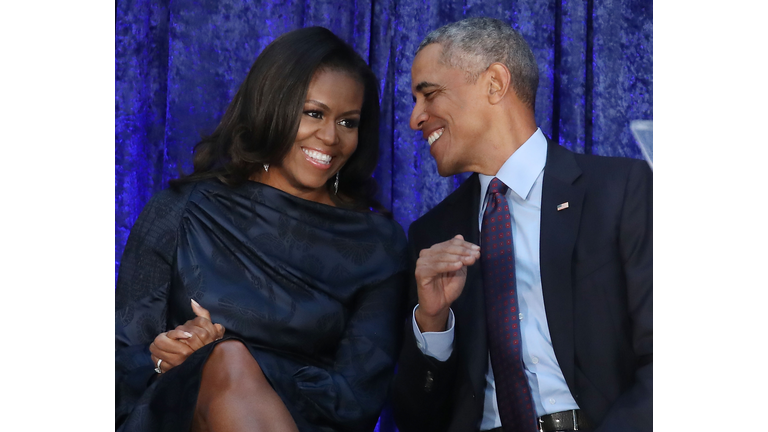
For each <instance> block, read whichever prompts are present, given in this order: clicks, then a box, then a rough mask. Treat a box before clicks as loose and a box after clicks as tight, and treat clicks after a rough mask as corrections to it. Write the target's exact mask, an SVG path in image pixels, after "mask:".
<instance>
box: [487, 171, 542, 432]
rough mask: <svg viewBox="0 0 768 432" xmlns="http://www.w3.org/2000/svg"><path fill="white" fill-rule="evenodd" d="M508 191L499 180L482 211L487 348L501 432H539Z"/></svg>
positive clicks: (493, 183)
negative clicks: (526, 367) (525, 363)
mask: <svg viewBox="0 0 768 432" xmlns="http://www.w3.org/2000/svg"><path fill="white" fill-rule="evenodd" d="M507 189H509V188H508V187H507V185H505V184H504V183H502V182H501V180H499V179H497V178H495V177H494V178H493V180H491V184H490V186H488V194H489V197H488V205H487V207H486V208H485V213H483V226H482V233H481V234H482V236H483V244H482V245H481V263H482V268H483V290H484V291H485V311H486V314H485V315H486V325H487V329H488V346H489V348H490V351H491V365H492V366H493V376H494V379H495V380H496V400H497V402H498V405H499V416H500V417H501V428H502V430H503V431H504V432H523V431H524V432H535V431H536V430H537V427H536V413H535V408H534V406H533V400H532V399H531V389H530V388H529V387H528V379H527V378H526V376H525V371H524V370H523V361H522V353H523V342H522V338H521V332H520V321H519V319H518V317H519V313H520V311H519V308H518V306H517V285H516V283H515V254H514V245H513V244H512V226H511V224H510V222H511V217H510V214H509V204H508V203H507V198H506V197H505V196H504V195H505V194H506V192H507Z"/></svg>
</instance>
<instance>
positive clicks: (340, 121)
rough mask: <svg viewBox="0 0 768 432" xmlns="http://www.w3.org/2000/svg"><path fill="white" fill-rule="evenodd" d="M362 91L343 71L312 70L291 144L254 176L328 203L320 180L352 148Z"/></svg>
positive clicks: (340, 163) (333, 172)
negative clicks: (274, 162)
mask: <svg viewBox="0 0 768 432" xmlns="http://www.w3.org/2000/svg"><path fill="white" fill-rule="evenodd" d="M363 91H364V88H363V84H361V83H360V82H358V80H356V79H354V78H352V77H351V76H350V75H349V74H347V73H345V72H339V71H334V70H321V71H319V72H317V73H315V76H314V77H312V82H311V83H310V84H309V89H308V90H307V99H306V101H304V110H303V112H302V114H301V123H300V124H299V131H298V133H297V134H296V141H295V142H294V143H293V147H292V148H291V150H290V151H289V152H288V154H287V155H286V156H285V159H283V161H282V162H281V163H279V164H274V165H270V167H269V171H268V172H263V173H262V174H261V176H260V177H259V181H261V182H262V183H264V184H268V185H270V186H272V187H275V188H277V189H280V190H282V191H285V192H287V193H290V194H291V195H295V196H297V197H300V198H304V199H307V200H311V201H316V202H320V203H324V204H330V205H333V202H332V201H331V198H330V194H329V192H328V190H327V189H326V187H325V184H326V182H327V181H328V179H330V178H331V177H333V176H335V175H336V173H337V172H338V171H339V170H340V169H341V167H342V166H344V164H345V163H346V162H347V160H348V159H349V158H350V156H352V153H354V152H355V149H356V148H357V130H358V125H359V123H360V111H361V109H362V107H363ZM339 181H340V182H343V181H344V179H343V178H340V179H339Z"/></svg>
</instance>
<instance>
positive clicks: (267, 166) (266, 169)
mask: <svg viewBox="0 0 768 432" xmlns="http://www.w3.org/2000/svg"><path fill="white" fill-rule="evenodd" d="M264 172H269V164H264Z"/></svg>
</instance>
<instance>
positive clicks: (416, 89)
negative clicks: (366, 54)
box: [410, 44, 488, 177]
mask: <svg viewBox="0 0 768 432" xmlns="http://www.w3.org/2000/svg"><path fill="white" fill-rule="evenodd" d="M442 49H443V48H442V46H441V45H439V44H431V45H427V46H426V47H425V48H424V49H422V50H421V51H420V52H419V53H418V54H417V55H416V57H415V58H414V60H413V66H412V67H411V92H412V93H413V98H414V102H415V105H414V107H413V112H412V113H411V121H410V126H411V129H414V130H420V131H421V132H422V135H423V136H424V139H426V140H427V143H428V144H430V147H429V153H430V154H431V155H432V157H433V158H435V162H437V171H438V173H440V175H441V176H444V177H445V176H449V175H453V174H458V173H461V172H466V171H470V170H471V168H472V166H473V164H474V163H475V161H476V159H477V151H476V150H477V149H478V148H479V146H480V145H482V142H480V141H479V140H482V136H483V133H484V132H485V130H486V129H487V127H486V124H485V120H484V118H483V117H484V116H483V112H484V108H485V106H487V104H488V102H487V101H488V99H487V97H486V94H485V92H483V91H482V89H481V88H480V87H481V85H480V83H481V82H482V79H478V80H477V82H476V83H475V84H468V83H467V80H466V75H465V72H464V71H461V70H458V69H454V68H451V67H449V66H446V65H443V64H440V62H439V60H440V55H441V53H442ZM473 148H474V151H473Z"/></svg>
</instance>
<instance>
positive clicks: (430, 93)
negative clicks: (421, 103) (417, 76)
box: [424, 91, 436, 99]
mask: <svg viewBox="0 0 768 432" xmlns="http://www.w3.org/2000/svg"><path fill="white" fill-rule="evenodd" d="M435 93H436V92H433V91H432V92H429V93H424V99H429V98H430V97H431V96H432V95H434V94H435Z"/></svg>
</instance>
